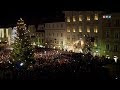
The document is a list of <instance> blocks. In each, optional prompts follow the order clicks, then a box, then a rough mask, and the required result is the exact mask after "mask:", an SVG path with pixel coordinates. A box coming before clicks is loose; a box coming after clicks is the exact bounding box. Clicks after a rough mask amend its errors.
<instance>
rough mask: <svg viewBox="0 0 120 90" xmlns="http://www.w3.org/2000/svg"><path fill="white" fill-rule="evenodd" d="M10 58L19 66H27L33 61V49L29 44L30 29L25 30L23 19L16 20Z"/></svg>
mask: <svg viewBox="0 0 120 90" xmlns="http://www.w3.org/2000/svg"><path fill="white" fill-rule="evenodd" d="M12 46H13V51H12V55H11V56H12V60H13V61H14V62H17V63H19V65H20V66H25V67H28V66H29V65H31V64H33V62H34V51H33V47H32V45H31V37H30V31H29V30H27V28H26V24H25V23H24V20H22V18H20V20H18V22H17V31H16V37H15V41H14V43H13V45H12Z"/></svg>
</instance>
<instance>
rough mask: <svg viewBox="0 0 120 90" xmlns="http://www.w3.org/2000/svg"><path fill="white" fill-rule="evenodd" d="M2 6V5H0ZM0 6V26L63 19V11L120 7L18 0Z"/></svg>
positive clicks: (100, 1) (101, 0)
mask: <svg viewBox="0 0 120 90" xmlns="http://www.w3.org/2000/svg"><path fill="white" fill-rule="evenodd" d="M114 1H115V0H114ZM2 4H3V5H2ZM2 4H1V6H0V11H1V15H0V25H8V24H16V21H17V19H18V18H20V17H23V18H24V19H25V21H26V22H27V23H28V24H34V23H40V22H42V21H43V20H46V19H48V20H50V19H53V18H56V17H57V18H58V19H60V20H61V18H60V17H63V14H62V11H64V10H105V11H106V10H108V11H119V10H120V5H119V3H117V2H113V1H112V0H71V1H70V0H56V1H51V0H49V1H48V0H39V2H38V1H35V0H32V1H27V2H25V0H24V1H22V0H20V1H18V0H17V1H16V2H14V3H13V2H12V1H10V3H9V2H7V5H6V2H5V3H2Z"/></svg>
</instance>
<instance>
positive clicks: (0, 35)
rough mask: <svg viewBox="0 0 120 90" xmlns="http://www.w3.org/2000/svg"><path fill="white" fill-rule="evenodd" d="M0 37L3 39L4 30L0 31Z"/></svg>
mask: <svg viewBox="0 0 120 90" xmlns="http://www.w3.org/2000/svg"><path fill="white" fill-rule="evenodd" d="M0 37H2V38H4V29H0Z"/></svg>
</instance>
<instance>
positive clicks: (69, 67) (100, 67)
mask: <svg viewBox="0 0 120 90" xmlns="http://www.w3.org/2000/svg"><path fill="white" fill-rule="evenodd" d="M0 55H1V56H2V57H1V61H2V60H3V59H4V60H8V59H9V58H8V57H9V53H8V52H4V53H3V52H1V53H0ZM7 55H8V56H7ZM3 57H4V58H3ZM5 57H6V58H5ZM35 61H36V62H35V64H34V65H33V68H32V69H24V68H23V69H22V68H21V69H16V68H15V66H14V65H13V64H10V63H7V64H6V67H5V68H4V69H2V68H0V79H17V80H27V79H31V80H40V79H60V80H62V79H65V80H66V79H75V80H94V79H95V80H97V79H99V80H109V79H113V78H112V77H111V75H110V71H109V68H108V67H106V66H107V65H109V64H116V63H115V62H114V60H110V59H107V58H105V57H97V56H95V57H94V56H92V55H91V54H82V53H72V52H64V51H59V50H53V49H37V50H35ZM1 65H2V64H1ZM21 67H22V66H21ZM114 76H116V74H115V75H114ZM117 77H118V76H117ZM117 79H118V78H117Z"/></svg>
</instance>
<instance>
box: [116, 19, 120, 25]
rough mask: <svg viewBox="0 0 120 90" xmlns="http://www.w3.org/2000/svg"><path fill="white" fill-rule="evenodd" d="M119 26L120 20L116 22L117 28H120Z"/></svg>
mask: <svg viewBox="0 0 120 90" xmlns="http://www.w3.org/2000/svg"><path fill="white" fill-rule="evenodd" d="M119 25H120V20H119V19H117V20H116V22H115V26H116V27H119Z"/></svg>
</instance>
